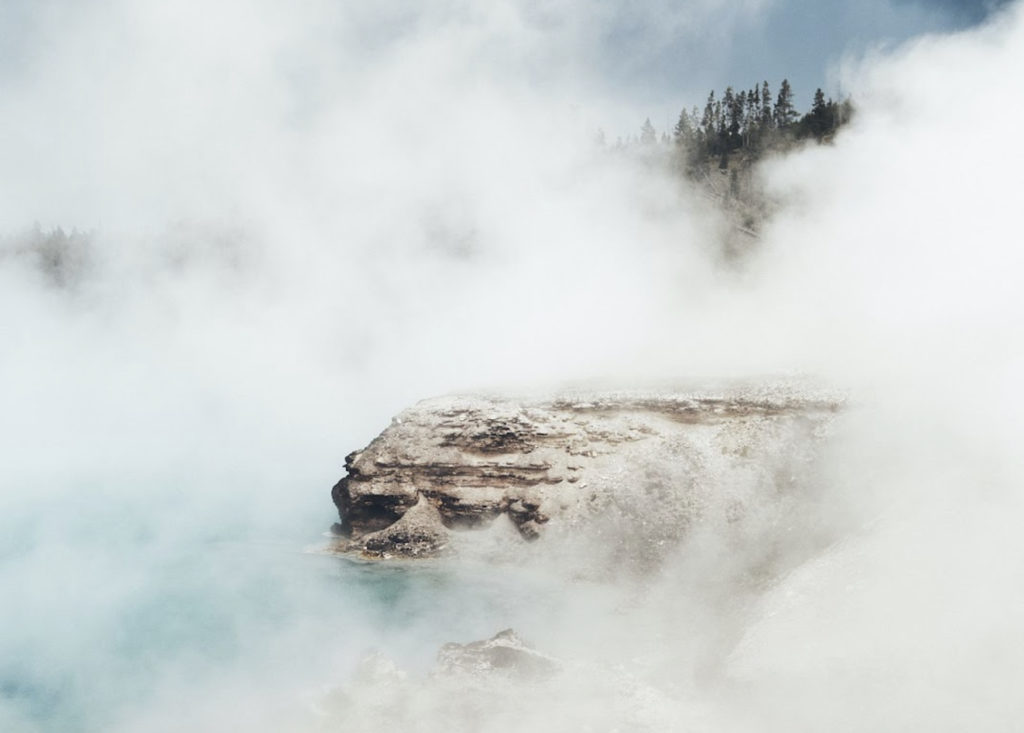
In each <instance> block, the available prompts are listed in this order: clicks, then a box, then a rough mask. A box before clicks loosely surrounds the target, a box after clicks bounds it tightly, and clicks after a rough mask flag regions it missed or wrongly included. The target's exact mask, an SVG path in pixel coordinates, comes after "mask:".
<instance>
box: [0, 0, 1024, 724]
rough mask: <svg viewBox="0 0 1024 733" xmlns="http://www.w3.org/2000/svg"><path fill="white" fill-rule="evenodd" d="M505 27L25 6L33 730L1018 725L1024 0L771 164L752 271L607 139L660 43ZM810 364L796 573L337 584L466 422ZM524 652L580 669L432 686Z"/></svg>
mask: <svg viewBox="0 0 1024 733" xmlns="http://www.w3.org/2000/svg"><path fill="white" fill-rule="evenodd" d="M477 5H478V4H473V3H460V2H456V3H426V4H423V5H422V6H421V7H418V8H417V9H415V10H412V9H409V8H406V7H404V6H401V5H387V6H382V7H378V8H373V9H371V8H370V7H369V6H366V8H361V7H355V4H344V3H343V4H336V3H328V2H310V3H305V4H302V6H301V8H300V9H298V10H296V9H285V8H284V6H283V5H279V4H274V3H264V2H261V1H260V0H229V1H227V2H223V3H216V4H214V5H213V6H210V5H209V4H204V5H202V6H200V4H198V3H189V2H185V3H150V2H116V1H114V2H104V3H99V2H97V3H74V4H72V3H64V2H59V1H56V2H46V3H39V4H33V5H32V6H31V7H30V8H29V7H28V6H26V7H25V8H24V9H22V10H17V7H16V6H14V5H12V6H11V8H13V9H12V10H5V11H4V14H3V15H0V17H3V18H4V22H5V23H9V25H8V28H9V29H16V30H15V31H11V30H5V33H6V35H5V38H6V37H7V36H10V37H11V38H12V39H14V40H12V42H11V43H10V44H8V45H7V49H6V53H7V55H6V56H5V57H4V58H5V61H4V66H3V68H2V69H0V92H2V98H3V101H2V103H0V104H2V105H3V106H2V111H3V114H2V115H0V171H2V175H0V228H2V230H3V231H2V232H0V235H2V237H3V238H2V240H0V334H2V341H0V730H3V731H15V732H17V733H23V732H24V733H43V732H45V733H51V732H53V733H56V732H57V731H60V732H61V733H64V732H66V731H72V732H73V731H97V730H103V731H132V732H135V731H139V732H142V733H151V732H155V731H171V730H175V731H177V730H183V729H188V730H201V731H207V730H209V731H214V730H240V729H243V728H245V729H248V730H252V731H262V730H267V731H285V730H287V731H293V730H294V731H306V730H338V729H349V730H374V729H381V728H382V727H383V726H384V725H385V724H388V725H400V726H403V727H406V728H409V729H412V730H447V729H452V730H463V729H465V730H469V729H474V730H495V731H501V730H516V729H527V728H532V729H546V730H560V729H565V730H585V729H590V730H611V729H614V728H615V727H618V728H619V729H621V730H627V729H632V730H684V729H685V730H689V729H693V730H708V731H763V730H770V731H774V730H779V731H792V730H823V729H828V730H851V731H853V730H950V731H953V730H965V729H975V730H985V731H997V730H1014V729H1017V728H1019V721H1020V720H1021V719H1022V714H1024V710H1022V703H1021V702H1020V699H1021V698H1020V695H1019V691H1018V690H1017V687H1018V686H1019V685H1017V682H1018V681H1019V680H1020V679H1021V678H1022V675H1024V626H1022V624H1021V621H1020V619H1021V617H1022V616H1021V612H1022V610H1024V586H1022V585H1021V578H1022V572H1024V545H1022V541H1021V539H1020V536H1019V535H1020V533H1019V526H1020V521H1019V520H1020V516H1021V510H1022V502H1021V478H1022V476H1024V470H1022V469H1024V466H1022V459H1021V453H1020V450H1019V436H1020V435H1021V434H1022V429H1024V412H1022V409H1021V407H1022V391H1021V387H1020V377H1019V375H1020V374H1021V373H1022V372H1024V364H1022V361H1024V348H1022V343H1021V338H1022V337H1021V334H1022V329H1021V324H1022V323H1024V301H1022V298H1021V294H1020V272H1021V270H1022V268H1021V265H1022V264H1024V262H1022V260H1024V248H1022V247H1021V241H1020V233H1019V232H1020V227H1019V222H1018V218H1019V215H1018V214H1019V207H1020V196H1021V192H1022V190H1024V172H1022V171H1024V165H1022V161H1021V157H1022V154H1021V151H1020V146H1018V145H1017V144H1016V142H1015V132H1014V131H1016V130H1018V129H1021V127H1022V125H1024V106H1022V103H1021V102H1020V100H1019V99H1018V98H1017V95H1015V93H1014V92H1015V84H1016V83H1017V81H1018V80H1017V76H1018V75H1019V70H1020V69H1022V68H1024V16H1022V9H1021V7H1020V5H1019V3H1017V4H1008V5H1006V6H1005V7H1004V9H1003V11H1002V12H1000V13H997V14H995V15H993V16H992V17H991V18H990V19H989V21H988V22H987V23H986V24H984V25H981V26H979V27H977V28H974V29H972V30H968V31H963V32H961V33H958V34H954V35H948V36H929V37H922V38H919V39H916V40H912V41H910V42H907V43H905V44H903V45H901V46H898V47H893V48H888V49H885V50H875V51H873V52H871V53H869V54H867V55H866V56H865V57H864V58H860V59H848V60H847V61H845V62H844V63H843V64H842V65H841V66H840V67H839V68H836V69H835V70H834V76H835V78H836V79H837V80H839V81H841V88H842V89H843V90H844V91H846V92H849V93H851V94H852V96H853V98H854V99H855V101H856V104H857V109H858V113H857V116H856V118H855V119H854V121H853V122H852V123H851V124H850V125H849V126H848V127H846V128H844V129H843V131H842V132H841V133H840V134H839V135H838V137H837V139H836V141H835V144H834V145H830V146H821V147H816V146H811V147H809V148H806V149H803V150H800V151H797V152H794V153H792V154H790V155H787V156H786V157H782V158H778V159H773V160H769V161H767V162H766V163H765V165H764V167H763V171H762V174H763V179H764V184H765V186H766V189H767V190H768V192H769V194H770V196H771V197H772V200H773V201H774V202H775V204H776V211H775V214H774V215H773V217H772V218H771V219H770V220H769V222H768V223H767V224H766V226H765V228H764V231H763V233H762V236H761V238H760V239H759V240H758V241H757V242H756V243H755V244H754V245H752V247H751V249H750V251H749V252H747V253H746V254H744V255H743V256H742V257H740V258H738V259H737V258H732V259H730V258H726V257H724V256H723V254H722V252H723V246H722V240H723V237H725V236H726V235H727V232H728V224H727V222H725V221H724V220H723V219H722V218H721V217H720V216H719V215H718V214H716V213H715V212H714V211H713V210H712V207H710V206H709V205H708V203H707V202H706V201H705V200H704V199H702V198H701V197H700V196H699V195H698V194H697V193H696V192H695V191H692V190H690V189H689V188H688V187H687V186H686V185H684V184H683V183H681V182H680V180H679V179H678V178H677V177H676V176H674V175H673V174H671V172H670V171H668V170H667V169H665V167H664V166H661V165H660V164H658V163H657V162H656V161H654V160H651V159H648V158H646V157H644V156H642V155H640V156H628V155H616V154H613V153H611V152H609V151H607V150H601V149H596V148H595V146H594V145H593V136H594V131H595V129H596V128H597V127H598V126H606V127H607V128H608V129H609V131H611V135H614V134H616V132H614V130H615V127H614V126H615V125H619V124H624V125H627V126H631V125H634V124H635V122H634V119H637V120H639V121H642V120H643V118H644V117H645V116H646V112H645V111H643V110H639V111H638V110H637V109H635V108H634V107H632V106H631V105H630V104H629V103H628V100H626V99H625V98H624V97H621V98H620V96H619V93H618V92H616V91H615V90H614V89H609V88H608V87H607V86H603V85H602V84H601V83H600V79H596V78H594V77H593V76H591V75H590V74H589V72H588V69H589V68H590V67H591V63H590V62H591V61H592V60H593V54H594V53H595V51H594V44H595V40H594V39H597V38H605V37H606V36H607V35H608V34H607V32H606V31H607V30H608V29H609V28H612V27H615V23H616V22H617V21H618V20H621V18H620V17H619V16H616V14H615V13H608V14H607V15H605V14H602V13H594V14H588V13H589V9H587V8H583V7H577V6H576V4H574V3H561V4H556V6H553V8H552V9H549V10H545V9H541V8H537V7H534V6H533V5H532V4H530V3H525V2H516V1H513V0H509V1H508V2H499V3H492V4H488V5H487V8H486V9H484V8H482V7H478V6H477ZM18 7H20V6H18ZM765 7H766V5H765V4H762V3H744V4H743V9H744V12H745V13H747V14H748V16H745V17H749V18H751V19H756V18H757V17H758V15H757V14H758V13H761V12H764V8H765ZM723 8H724V6H723V5H722V4H719V3H714V2H709V3H693V4H687V5H686V8H685V10H678V9H671V8H668V7H662V4H660V3H651V4H648V5H645V6H644V8H643V10H642V16H643V18H642V19H643V22H642V23H637V24H636V25H635V27H639V28H648V29H651V28H660V27H665V28H671V29H672V30H673V32H675V33H679V34H683V36H684V37H687V38H694V39H696V38H701V37H702V36H703V34H704V33H705V29H706V28H708V27H709V24H712V23H713V22H717V21H720V20H722V19H723V18H726V17H727V16H728V17H729V18H732V19H733V20H734V21H735V22H736V23H738V24H739V25H742V23H741V22H740V21H737V20H736V18H733V17H732V15H730V14H729V13H727V12H726V11H725V10H723ZM638 12H641V11H638ZM584 16H586V17H587V18H588V20H587V22H586V23H583V21H579V23H581V24H582V25H577V24H575V23H573V22H572V20H573V19H574V18H581V17H584ZM684 21H685V22H684ZM716 27H721V26H716ZM729 28H732V26H729ZM15 41H16V42H15ZM735 82H736V83H745V82H746V80H743V79H740V80H735ZM837 83H838V82H837ZM673 104H674V103H673ZM620 120H625V121H626V122H625V123H620ZM624 129H625V128H624ZM630 129H631V128H630ZM611 135H610V136H611ZM34 223H35V224H36V225H37V226H36V228H35V229H34V228H33V224H34ZM56 227H63V230H62V232H55V228H56ZM789 373H801V374H809V375H812V376H814V377H815V378H816V379H817V380H819V381H821V382H823V383H826V384H828V385H830V386H832V387H834V388H836V389H839V390H842V391H844V393H845V394H847V395H848V402H847V404H848V407H847V409H846V410H845V411H844V413H843V415H842V417H841V418H840V419H839V420H838V421H837V423H836V425H835V426H834V429H833V433H832V435H831V438H830V441H829V443H828V447H827V450H826V451H825V453H824V455H823V456H822V464H821V466H820V477H819V481H818V484H819V485H816V486H815V492H816V493H815V494H814V496H815V497H816V498H815V502H816V503H815V505H814V506H813V507H811V508H810V509H808V510H807V511H804V512H801V513H797V514H796V515H795V516H794V517H792V518H790V520H789V524H787V525H786V526H785V527H783V528H782V529H784V530H785V531H784V532H781V533H779V532H778V530H779V529H780V528H779V527H777V526H772V527H765V530H766V531H767V530H768V529H771V530H773V531H776V534H775V535H773V536H783V537H786V538H788V539H787V540H786V541H785V542H783V543H782V544H781V546H777V547H775V548H773V554H772V556H771V558H767V559H766V558H765V555H766V552H765V549H764V548H763V547H761V546H759V545H758V544H757V542H756V541H754V540H755V539H756V537H757V536H759V535H758V533H757V532H756V531H752V532H751V533H750V535H749V537H747V538H746V539H747V540H749V541H744V542H740V543H738V544H737V543H736V542H734V541H733V539H734V538H729V537H726V536H723V535H720V534H716V532H715V531H711V530H708V531H701V532H695V533H693V535H692V536H691V537H689V539H688V540H687V542H686V543H684V544H683V545H682V546H681V547H680V548H679V550H678V552H677V553H675V554H674V555H672V556H671V557H669V558H668V560H667V561H666V562H665V564H664V566H663V567H662V568H661V569H660V570H659V571H658V572H655V573H649V574H647V575H643V576H639V575H633V574H630V573H628V572H620V573H618V574H616V575H615V576H614V577H612V578H598V577H579V576H578V574H574V571H573V568H575V567H577V566H578V564H579V563H578V562H577V561H579V560H580V558H579V557H571V556H569V557H566V556H558V555H552V556H550V557H545V558H543V561H536V559H535V557H534V556H533V555H531V556H530V557H531V558H533V559H532V560H531V561H530V562H526V561H522V562H512V563H505V564H502V565H500V566H495V565H492V564H488V563H487V562H485V561H484V560H482V559H480V558H479V557H477V558H476V559H467V560H464V561H455V560H450V561H436V562H431V563H427V564H422V565H412V566H405V565H401V566H395V567H381V566H377V565H362V564H357V563H352V562H349V561H344V560H340V559H338V558H332V557H326V556H322V555H316V554H312V553H308V552H305V550H307V549H308V548H310V547H313V546H316V545H317V544H318V543H320V542H321V541H322V537H321V536H320V533H321V532H322V531H323V530H324V529H326V528H327V527H328V526H329V525H330V523H331V522H332V521H334V516H333V515H332V507H331V505H330V499H329V489H330V486H331V485H332V484H333V483H334V481H336V480H337V478H338V476H339V474H340V472H341V467H342V465H343V458H344V455H345V454H346V453H347V452H348V451H350V450H352V449H354V448H358V447H360V446H362V445H365V444H366V443H367V442H368V441H369V440H370V439H372V438H373V437H374V435H376V434H377V432H378V431H379V430H381V429H382V428H383V427H384V426H385V425H386V424H387V421H388V420H389V418H390V417H391V416H392V415H393V414H395V413H397V412H398V411H399V410H400V409H401V408H402V407H404V406H406V405H408V404H409V403H411V402H413V401H415V400H417V399H420V398H422V397H426V396H429V395H433V394H438V393H444V392H447V391H452V390H467V389H472V388H477V387H485V386H487V387H492V386H495V385H516V386H518V385H524V384H525V385H531V384H536V383H545V384H550V383H557V382H559V381H562V380H583V379H590V378H606V379H611V380H613V381H615V382H617V383H631V382H634V381H636V382H640V381H643V380H648V379H654V378H680V377H686V378H691V377H701V376H705V375H707V376H711V377H715V378H723V377H746V378H749V377H760V376H761V375H766V374H789ZM622 490H623V492H627V493H628V492H629V491H630V490H631V485H630V484H629V481H628V478H627V480H624V481H623V486H622ZM485 539H487V540H488V541H490V540H492V539H493V540H495V541H496V542H499V543H500V537H497V538H485ZM580 552H582V550H581V551H580ZM752 568H758V572H756V573H755V572H752V570H751V569H752ZM509 626H512V627H515V628H516V629H517V630H518V631H519V632H520V633H521V634H522V635H523V636H524V637H525V638H526V639H527V640H529V641H530V642H531V643H532V644H534V645H535V646H536V647H537V648H538V649H541V650H542V651H544V652H545V653H547V654H550V655H552V656H554V657H556V658H558V659H560V660H562V662H563V663H564V664H565V665H567V666H566V669H568V670H569V672H570V673H569V674H566V675H563V676H562V677H560V678H558V680H557V681H555V682H552V683H551V684H550V685H541V686H532V687H531V686H529V685H525V686H524V685H522V684H520V683H517V682H514V681H508V682H507V683H505V682H502V683H501V685H499V686H498V687H497V688H493V687H488V686H487V683H483V682H482V683H481V685H480V686H479V687H474V688H472V689H449V688H446V687H445V686H444V685H445V683H444V681H443V680H438V679H435V678H431V677H430V676H429V675H428V674H427V673H428V671H429V669H430V668H431V665H432V663H433V657H434V654H435V652H436V650H437V648H438V647H439V646H440V645H441V644H442V643H444V642H447V641H469V640H472V639H480V638H486V637H488V636H490V635H492V634H493V633H494V632H496V631H498V630H500V629H503V628H506V627H509ZM373 650H378V651H379V652H380V653H381V654H383V655H385V656H386V657H388V658H390V659H391V660H393V661H394V662H395V664H396V665H397V666H398V667H401V668H402V669H403V670H404V671H405V672H406V673H407V676H406V677H404V678H402V677H401V675H398V677H388V676H387V675H384V676H383V677H380V676H378V677H374V674H369V676H367V674H368V673H367V672H366V668H365V665H364V667H363V668H362V671H357V668H358V666H359V663H360V660H361V659H363V658H364V657H365V656H366V655H367V654H368V653H370V652H371V651H373ZM371 672H372V670H371ZM375 680H376V681H375ZM506 684H507V686H506Z"/></svg>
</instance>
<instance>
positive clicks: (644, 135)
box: [640, 117, 658, 145]
mask: <svg viewBox="0 0 1024 733" xmlns="http://www.w3.org/2000/svg"><path fill="white" fill-rule="evenodd" d="M656 142H658V133H657V132H655V130H654V125H652V124H651V118H650V117H648V118H647V119H646V120H644V124H643V127H641V128H640V143H641V144H643V145H654V143H656Z"/></svg>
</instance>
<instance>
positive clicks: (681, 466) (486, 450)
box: [332, 386, 838, 557]
mask: <svg viewBox="0 0 1024 733" xmlns="http://www.w3.org/2000/svg"><path fill="white" fill-rule="evenodd" d="M837 408H838V401H837V400H836V399H835V398H834V397H833V396H828V395H823V394H822V393H820V392H819V393H811V392H809V391H808V390H806V389H797V388H794V387H792V386H772V387H758V388H751V387H740V388H730V389H713V390H712V389H708V390H702V391H652V392H640V391H630V392H617V391H616V392H612V391H607V392H596V393H595V392H571V393H562V394H559V395H556V396H547V397H540V398H537V397H534V398H508V397H494V396H453V397H442V398H435V399H430V400H425V401H423V402H420V403H419V404H417V405H415V406H414V407H412V408H409V409H407V410H405V411H404V412H402V413H401V414H400V415H399V416H398V417H396V418H395V419H394V420H393V421H392V423H391V425H390V426H389V427H388V428H387V429H385V430H384V432H382V433H381V434H380V435H379V436H378V437H377V438H376V439H375V440H374V441H373V442H371V443H370V445H368V446H367V447H366V448H364V449H363V450H361V451H355V452H353V453H351V454H350V455H349V456H348V457H347V458H346V461H345V467H346V469H347V475H346V476H345V477H344V478H342V479H341V480H340V481H339V482H338V483H337V485H336V486H335V487H334V489H333V491H332V497H333V499H334V503H335V505H336V506H337V507H338V512H339V516H340V521H339V523H338V524H336V525H335V528H334V529H335V533H336V534H337V535H339V537H340V538H344V539H339V549H341V550H344V551H356V552H361V553H363V554H365V555H369V556H377V557H424V556H429V555H433V554H437V553H439V552H442V551H444V550H445V549H446V548H447V547H448V546H449V544H450V543H449V540H450V539H451V537H452V533H455V532H460V531H463V530H469V529H474V528H478V527H481V526H485V525H487V524H489V523H490V522H491V521H492V520H494V519H495V518H497V517H499V516H502V515H504V516H506V517H507V518H508V519H509V520H511V522H512V523H513V524H514V526H515V527H516V529H517V530H518V532H519V534H520V535H521V536H522V537H523V538H526V539H535V538H538V537H540V536H541V535H543V534H545V532H547V531H548V523H549V522H550V521H551V520H553V519H554V520H558V522H556V524H560V525H561V526H563V527H571V526H578V525H580V524H582V523H587V522H589V521H591V520H592V519H594V518H595V517H600V516H602V515H604V514H607V513H608V512H609V511H612V510H614V512H615V513H616V516H617V517H619V518H620V519H621V522H623V523H627V524H628V523H635V525H636V527H637V528H641V530H642V532H643V533H644V535H645V538H646V540H648V541H651V540H653V541H658V542H660V541H669V540H671V537H672V536H673V535H678V534H679V533H680V532H681V531H684V530H685V528H686V527H687V526H688V525H689V524H690V523H691V522H692V521H694V519H696V518H699V517H700V516H702V515H704V514H707V513H708V512H711V513H718V514H721V515H722V516H724V517H725V518H726V520H727V521H734V519H736V518H739V517H742V515H743V513H744V512H745V511H746V510H747V507H748V506H749V505H750V503H751V501H752V500H753V498H754V497H755V495H757V494H758V493H765V492H767V493H769V494H771V493H776V494H777V493H778V492H780V491H784V490H786V488H787V486H790V485H792V484H795V483H797V482H798V481H799V479H800V476H801V475H802V473H803V472H804V471H805V470H806V467H807V466H808V465H809V464H810V463H811V462H812V461H813V457H814V453H815V446H816V443H817V441H818V439H819V438H820V437H821V435H822V433H823V431H824V429H825V428H826V427H827V425H828V423H829V422H830V420H831V418H832V416H833V415H834V413H835V412H836V410H837ZM731 515H735V516H734V517H731ZM730 517H731V518H730ZM662 534H664V535H665V536H664V537H661V535H662Z"/></svg>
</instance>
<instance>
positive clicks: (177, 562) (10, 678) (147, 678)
mask: <svg viewBox="0 0 1024 733" xmlns="http://www.w3.org/2000/svg"><path fill="white" fill-rule="evenodd" d="M76 509H77V510H78V511H75V510H76ZM61 512H63V515H62V514H61ZM190 517H191V515H190V513H189V512H188V511H187V510H183V511H182V512H181V513H180V514H178V515H177V519H179V520H181V523H187V521H188V520H189V519H190ZM320 517H322V519H321V518H319V517H318V520H319V524H317V523H316V521H313V522H309V523H307V524H305V525H301V524H298V523H296V525H294V526H289V527H287V531H280V528H279V531H278V533H277V534H276V535H274V536H269V537H268V536H267V532H266V530H265V527H258V528H254V527H252V526H246V525H245V524H244V523H233V522H220V523H216V522H211V523H208V524H207V526H206V527H205V528H203V529H200V530H196V531H187V530H182V528H181V525H180V524H176V523H175V521H174V517H173V516H172V519H171V520H168V519H167V517H166V516H165V517H159V518H158V517H157V516H156V515H154V514H153V513H152V511H151V507H150V506H149V505H147V504H144V503H142V502H135V503H125V502H120V503H118V502H114V503H111V504H105V503H100V504H89V503H84V502H83V503H82V504H77V505H76V504H75V503H74V502H72V506H68V505H67V504H66V503H65V504H64V505H63V506H60V507H57V506H54V505H36V506H28V507H23V508H22V509H21V510H20V513H19V511H13V512H8V514H7V515H6V517H5V518H4V520H3V521H2V523H0V529H2V530H3V531H2V532H0V582H2V588H3V589H4V590H3V592H4V598H3V607H2V608H0V620H2V622H3V623H2V626H0V729H3V728H4V727H5V726H6V727H7V728H8V729H10V728H11V726H12V725H13V726H14V727H13V731H18V730H28V731H33V732H35V731H40V732H45V733H51V732H52V733H78V732H83V733H84V732H86V731H97V730H110V729H111V728H112V727H116V726H117V725H118V724H121V725H123V724H124V721H125V720H131V719H132V717H133V716H135V715H137V714H138V713H139V711H145V710H146V709H147V706H149V705H151V704H156V703H157V702H159V701H160V699H161V695H162V694H163V693H164V692H165V691H166V690H167V689H173V690H174V691H175V692H174V694H175V695H178V696H180V697H181V703H182V704H183V705H186V706H187V705H188V704H189V698H190V696H193V695H195V696H197V698H198V696H201V695H202V691H203V689H204V688H205V686H206V684H207V683H206V682H205V680H208V679H209V680H218V681H223V680H224V679H229V680H230V679H232V678H233V677H238V678H239V679H243V680H249V679H250V678H252V679H258V680H259V684H261V685H266V686H268V687H270V688H273V687H275V686H280V687H281V688H285V689H287V688H289V687H290V686H296V685H297V686H301V685H303V684H309V685H329V684H340V683H343V682H344V678H345V676H346V675H347V674H348V673H349V672H350V671H351V669H352V668H353V667H354V665H355V664H356V663H357V661H358V660H359V659H360V658H361V657H362V656H364V655H365V654H366V653H367V652H369V651H371V650H381V651H383V652H385V653H386V654H387V655H389V656H391V657H392V658H394V659H396V660H397V661H399V663H400V664H402V666H404V667H405V668H407V669H410V670H412V671H414V672H415V671H423V670H426V669H427V668H428V667H429V666H430V664H431V663H432V660H433V658H434V656H435V654H436V651H437V649H438V647H439V646H440V645H441V644H443V643H445V642H447V641H453V640H457V641H468V640H471V639H478V638H486V637H488V636H490V635H492V634H494V633H495V632H496V631H498V630H500V629H502V628H505V627H508V626H514V627H517V628H519V629H520V630H525V631H526V632H527V633H528V632H529V631H530V630H531V629H537V628H539V627H540V626H541V625H542V623H543V618H544V615H545V613H546V610H545V602H546V601H545V599H548V598H550V597H551V593H550V589H544V588H541V587H540V586H538V585H537V583H536V582H535V581H533V580H528V579H527V577H526V576H519V575H517V574H516V573H515V572H512V571H510V570H508V569H506V570H505V571H504V572H500V573H495V572H493V571H492V570H491V569H489V568H487V567H484V566H478V567H467V566H463V565H456V564H453V563H445V562H426V563H413V564H409V565H383V564H375V563H363V562H354V561H351V560H347V559H343V558H339V557H334V556H329V555H319V554H312V553H310V552H308V551H307V548H308V547H310V546H311V545H314V544H316V543H320V542H322V541H323V538H322V537H321V536H320V534H319V530H320V529H321V528H322V527H324V526H326V525H327V524H328V523H329V521H330V520H331V516H330V514H329V513H323V514H321V515H320ZM168 526H171V527H173V530H174V531H171V530H169V529H168ZM226 704H230V702H228V703H226ZM11 721H15V722H14V723H12V722H11ZM17 726H21V728H19V727H17ZM5 733H6V732H5Z"/></svg>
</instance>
